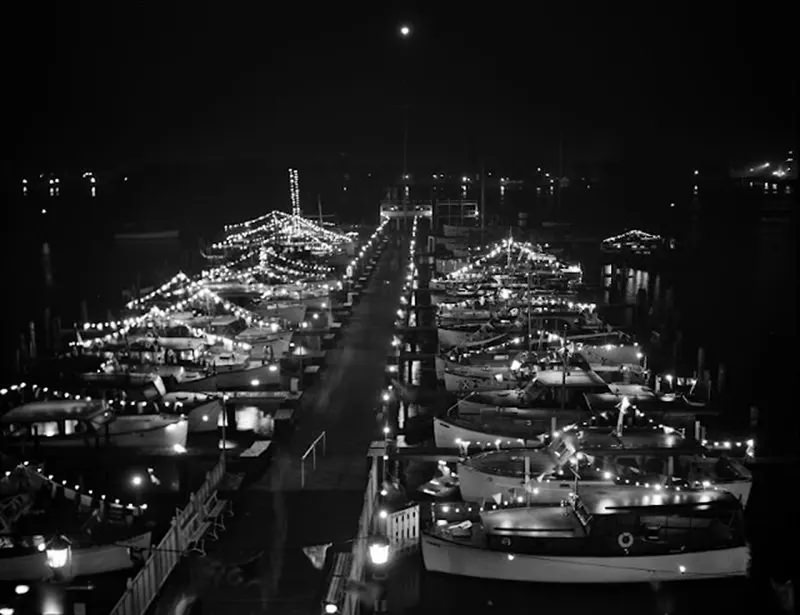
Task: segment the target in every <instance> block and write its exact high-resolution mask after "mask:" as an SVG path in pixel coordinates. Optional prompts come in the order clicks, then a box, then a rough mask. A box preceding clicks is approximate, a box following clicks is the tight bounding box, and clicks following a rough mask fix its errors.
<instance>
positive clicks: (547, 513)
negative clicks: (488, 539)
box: [481, 506, 583, 537]
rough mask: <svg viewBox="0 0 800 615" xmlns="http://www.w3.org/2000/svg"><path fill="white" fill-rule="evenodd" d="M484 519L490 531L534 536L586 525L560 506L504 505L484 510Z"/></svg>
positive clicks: (577, 531) (567, 532)
mask: <svg viewBox="0 0 800 615" xmlns="http://www.w3.org/2000/svg"><path fill="white" fill-rule="evenodd" d="M481 523H482V524H483V527H484V529H485V530H486V532H487V533H489V534H495V535H498V534H500V535H503V534H514V535H520V534H523V535H527V536H531V537H541V536H542V535H545V536H549V537H559V536H564V535H567V536H571V535H573V534H583V527H582V526H581V523H580V521H579V520H578V518H577V517H576V516H575V515H573V514H566V515H565V514H564V509H563V508H562V507H561V506H536V507H531V508H502V509H499V510H493V511H488V512H482V513H481Z"/></svg>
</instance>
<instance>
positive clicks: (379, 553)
mask: <svg viewBox="0 0 800 615" xmlns="http://www.w3.org/2000/svg"><path fill="white" fill-rule="evenodd" d="M369 559H370V561H371V562H372V564H373V565H374V566H383V565H385V564H386V563H387V562H388V561H389V541H388V540H387V539H386V538H384V537H383V536H374V537H373V538H371V539H370V541H369Z"/></svg>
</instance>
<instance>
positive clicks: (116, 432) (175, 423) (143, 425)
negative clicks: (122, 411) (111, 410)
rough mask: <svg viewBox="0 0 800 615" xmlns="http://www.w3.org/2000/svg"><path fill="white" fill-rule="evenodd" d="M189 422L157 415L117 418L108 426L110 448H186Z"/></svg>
mask: <svg viewBox="0 0 800 615" xmlns="http://www.w3.org/2000/svg"><path fill="white" fill-rule="evenodd" d="M188 435H189V421H187V420H186V419H181V418H176V417H172V416H163V415H159V414H153V415H149V414H144V415H133V416H126V415H122V416H117V417H116V419H115V420H114V421H113V422H112V423H110V424H109V436H110V439H111V445H112V446H120V447H131V448H164V449H171V448H173V447H174V446H175V445H176V444H177V445H179V446H182V447H185V446H186V438H187V437H188Z"/></svg>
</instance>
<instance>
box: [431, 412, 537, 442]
mask: <svg viewBox="0 0 800 615" xmlns="http://www.w3.org/2000/svg"><path fill="white" fill-rule="evenodd" d="M433 437H434V440H435V442H436V447H437V448H461V447H463V446H465V443H467V442H469V443H470V445H472V446H479V447H483V448H490V447H491V448H497V447H499V448H512V447H537V446H541V444H542V442H541V440H539V438H535V437H531V438H527V439H524V438H510V437H509V436H504V435H502V434H493V433H487V432H484V431H479V430H477V429H469V428H467V427H463V426H461V425H456V424H454V423H450V422H447V421H444V420H442V419H439V418H435V419H433Z"/></svg>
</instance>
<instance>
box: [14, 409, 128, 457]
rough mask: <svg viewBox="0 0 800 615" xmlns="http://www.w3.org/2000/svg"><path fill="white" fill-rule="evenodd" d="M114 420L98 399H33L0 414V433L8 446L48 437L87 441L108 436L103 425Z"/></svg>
mask: <svg viewBox="0 0 800 615" xmlns="http://www.w3.org/2000/svg"><path fill="white" fill-rule="evenodd" d="M113 420H114V415H113V413H112V412H111V411H110V410H109V409H108V408H107V406H106V404H105V402H103V401H101V400H88V401H87V400H81V399H75V400H71V399H63V400H62V399H59V400H51V401H36V402H31V403H27V404H24V405H22V406H18V407H16V408H14V409H12V410H9V411H8V412H6V413H5V414H4V415H3V416H0V430H2V431H1V432H0V433H1V434H2V440H3V442H4V443H5V444H7V445H11V444H23V445H24V444H27V443H30V444H33V445H35V446H36V445H39V444H40V443H44V442H46V441H50V440H52V441H54V442H55V441H61V442H65V443H66V442H67V441H75V442H76V443H78V442H80V441H84V442H85V443H86V444H89V443H90V442H91V441H92V440H97V439H98V438H99V437H100V435H101V434H103V432H105V433H104V434H103V435H107V433H108V430H107V429H106V427H107V425H108V424H109V423H110V422H111V421H113ZM98 443H99V440H98Z"/></svg>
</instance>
